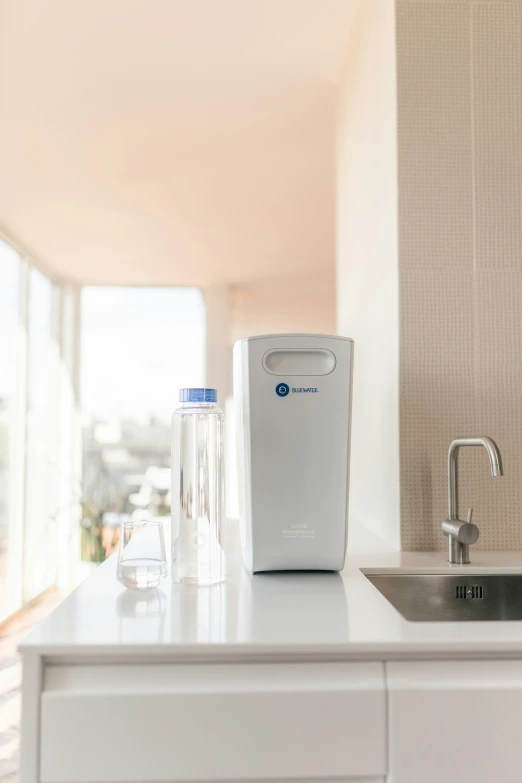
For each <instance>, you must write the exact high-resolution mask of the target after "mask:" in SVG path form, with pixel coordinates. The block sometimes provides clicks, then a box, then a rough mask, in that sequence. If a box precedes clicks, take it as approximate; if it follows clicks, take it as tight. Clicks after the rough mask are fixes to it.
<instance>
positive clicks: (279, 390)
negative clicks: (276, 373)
mask: <svg viewBox="0 0 522 783" xmlns="http://www.w3.org/2000/svg"><path fill="white" fill-rule="evenodd" d="M290 392H292V394H317V393H318V392H319V389H317V388H316V387H315V386H307V387H306V388H304V387H303V386H292V388H291V389H290V387H289V385H288V384H287V383H278V384H277V386H276V394H277V396H278V397H287V396H288V395H289V394H290Z"/></svg>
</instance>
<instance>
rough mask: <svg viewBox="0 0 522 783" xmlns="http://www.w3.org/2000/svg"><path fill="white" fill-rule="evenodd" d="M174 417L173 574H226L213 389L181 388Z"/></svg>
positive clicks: (208, 577)
mask: <svg viewBox="0 0 522 783" xmlns="http://www.w3.org/2000/svg"><path fill="white" fill-rule="evenodd" d="M179 399H180V402H181V403H182V404H181V406H180V407H179V408H178V409H177V410H175V411H174V415H173V417H172V500H171V504H172V579H173V580H174V581H176V582H185V583H191V584H197V585H212V584H216V583H217V582H222V581H223V579H224V578H225V553H224V532H225V531H224V520H223V422H224V416H223V411H222V410H221V409H220V408H218V406H217V405H216V402H217V392H216V390H215V389H181V390H180V393H179Z"/></svg>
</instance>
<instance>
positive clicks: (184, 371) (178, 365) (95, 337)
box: [80, 287, 205, 561]
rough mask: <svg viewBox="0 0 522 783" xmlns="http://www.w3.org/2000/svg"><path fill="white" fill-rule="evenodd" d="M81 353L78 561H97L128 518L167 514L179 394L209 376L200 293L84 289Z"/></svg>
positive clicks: (163, 289)
mask: <svg viewBox="0 0 522 783" xmlns="http://www.w3.org/2000/svg"><path fill="white" fill-rule="evenodd" d="M80 356H81V403H82V411H83V425H84V426H83V488H82V514H83V519H82V557H83V559H84V560H90V561H99V560H103V559H104V558H105V557H106V556H107V555H108V554H110V553H111V552H112V551H113V549H114V547H115V546H116V543H117V529H118V524H119V521H120V520H121V515H122V514H129V515H131V516H132V517H134V518H139V517H146V516H150V515H154V516H155V515H166V514H168V513H169V512H170V417H171V415H172V411H173V410H174V408H175V407H177V405H178V391H179V388H180V387H181V386H201V385H202V384H203V379H204V365H205V306H204V302H203V297H202V295H201V292H200V291H199V290H198V289H195V288H149V287H147V288H127V287H124V288H119V287H118V288H116V287H114V288H109V287H86V288H84V289H83V290H82V299H81V353H80Z"/></svg>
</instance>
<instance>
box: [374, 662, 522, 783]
mask: <svg viewBox="0 0 522 783" xmlns="http://www.w3.org/2000/svg"><path fill="white" fill-rule="evenodd" d="M386 674H387V683H388V720H389V767H390V768H389V778H388V781H389V783H420V781H422V783H453V781H459V783H495V781H499V783H500V781H502V783H516V782H517V781H520V780H522V661H499V660H496V661H444V662H443V661H440V662H434V661H431V662H413V661H410V662H408V663H389V664H387V665H386Z"/></svg>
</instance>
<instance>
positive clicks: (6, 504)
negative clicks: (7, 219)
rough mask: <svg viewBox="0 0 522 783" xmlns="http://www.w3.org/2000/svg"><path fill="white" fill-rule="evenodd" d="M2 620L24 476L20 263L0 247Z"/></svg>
mask: <svg viewBox="0 0 522 783" xmlns="http://www.w3.org/2000/svg"><path fill="white" fill-rule="evenodd" d="M0 269H1V274H2V285H1V286H0V367H1V368H2V369H1V372H0V620H2V619H4V618H5V617H6V616H7V615H8V614H10V613H11V612H12V611H14V610H15V609H17V608H18V606H19V605H20V600H21V596H20V590H19V586H20V572H21V568H20V551H21V550H20V544H21V535H20V533H21V525H20V517H19V513H18V512H19V508H18V497H17V494H18V488H19V486H20V480H21V472H22V455H21V454H20V449H19V446H20V443H19V438H18V439H17V434H19V430H20V428H19V420H20V408H19V396H18V391H19V383H20V375H19V361H18V346H19V337H20V335H19V328H20V326H19V296H20V291H19V288H20V269H21V261H20V258H19V256H18V254H17V253H15V252H14V250H12V249H11V248H10V247H8V246H7V245H6V244H5V243H3V242H1V241H0Z"/></svg>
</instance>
